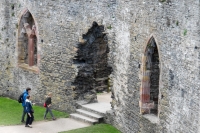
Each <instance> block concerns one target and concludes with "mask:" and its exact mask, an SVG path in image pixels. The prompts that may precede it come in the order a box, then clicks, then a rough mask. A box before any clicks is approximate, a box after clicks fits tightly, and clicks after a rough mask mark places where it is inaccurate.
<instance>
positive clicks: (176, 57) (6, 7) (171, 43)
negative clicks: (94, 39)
mask: <svg viewBox="0 0 200 133" xmlns="http://www.w3.org/2000/svg"><path fill="white" fill-rule="evenodd" d="M0 7H1V8H0V9H1V10H2V11H1V12H0V15H1V18H0V19H1V21H0V29H1V32H0V43H1V45H0V66H1V68H0V70H1V71H0V84H1V85H0V95H4V96H10V97H13V98H15V99H16V98H17V97H18V96H19V94H20V93H21V92H22V91H23V90H24V89H25V88H26V87H31V88H32V95H33V98H34V99H33V100H34V101H35V102H36V103H37V104H42V103H43V101H44V95H45V94H46V93H47V92H49V91H51V92H53V94H54V96H53V104H54V108H57V109H60V110H65V111H69V112H71V111H74V110H75V102H76V100H75V99H74V98H75V95H74V90H73V89H74V87H73V84H72V83H74V82H75V79H76V77H77V73H78V71H77V70H78V69H77V65H75V64H74V61H73V59H74V57H75V56H76V54H77V49H76V48H75V47H74V44H78V43H79V38H80V37H81V38H82V35H83V34H85V33H87V32H88V29H90V28H91V25H92V23H93V21H96V22H97V23H98V24H99V25H104V28H105V31H106V32H108V34H107V38H108V47H109V49H110V52H109V53H108V64H109V65H110V66H112V69H113V72H112V74H111V76H110V78H111V81H112V83H111V84H113V87H112V90H111V91H112V98H113V101H112V107H113V112H111V113H110V115H109V117H111V119H110V120H112V121H110V123H112V124H113V125H114V126H116V127H117V128H118V129H120V130H121V131H122V132H124V133H132V132H136V133H137V132H141V133H145V132H146V133H155V132H158V133H170V132H183V133H196V132H199V131H198V130H199V129H198V127H199V118H200V117H199V116H200V115H199V111H200V108H199V97H198V94H199V86H200V82H199V79H200V78H199V77H200V76H199V71H200V69H199V41H200V40H199V36H200V35H199V34H200V33H199V26H200V22H199V16H200V15H199V11H200V8H199V1H197V0H196V1H194V0H192V1H187V0H182V1H171V0H148V1H144V0H143V1H142V0H102V1H99V0H94V1H88V0H81V1H78V0H76V1H73V0H71V1H66V0H59V1H53V0H37V1H30V0H10V1H8V0H2V1H0ZM26 8H27V9H29V11H30V12H31V14H32V16H33V18H34V20H35V23H36V27H38V29H37V30H38V31H37V34H38V37H37V56H38V58H37V59H38V63H37V66H36V69H35V67H32V68H28V69H24V68H21V67H19V65H18V62H17V60H18V59H17V55H18V52H17V50H18V48H17V42H18V40H17V39H18V38H17V36H18V26H19V25H18V24H19V21H20V14H21V13H22V12H23V10H24V9H26ZM152 36H153V37H154V39H155V41H156V44H157V47H158V53H159V64H160V77H159V78H160V80H159V97H158V117H157V118H158V122H157V123H153V122H152V121H150V120H149V119H147V118H146V117H144V116H143V115H141V114H140V107H139V101H140V86H141V79H140V78H141V70H140V69H141V66H142V65H143V64H142V56H143V54H144V51H145V49H146V47H147V43H148V41H149V39H150V38H151V37H152ZM154 118H155V117H154Z"/></svg>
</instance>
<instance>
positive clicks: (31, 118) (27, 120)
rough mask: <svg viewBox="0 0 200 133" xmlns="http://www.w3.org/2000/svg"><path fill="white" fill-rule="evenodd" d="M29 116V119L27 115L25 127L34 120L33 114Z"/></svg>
mask: <svg viewBox="0 0 200 133" xmlns="http://www.w3.org/2000/svg"><path fill="white" fill-rule="evenodd" d="M30 114H31V117H30V116H29V115H28V113H27V118H26V125H28V124H29V125H31V124H32V122H33V119H34V116H33V113H30Z"/></svg>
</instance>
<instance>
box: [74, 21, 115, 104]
mask: <svg viewBox="0 0 200 133" xmlns="http://www.w3.org/2000/svg"><path fill="white" fill-rule="evenodd" d="M76 47H77V48H78V50H77V56H75V58H74V64H75V65H76V66H77V70H78V74H77V77H76V78H75V81H74V82H73V86H74V99H75V100H78V101H80V100H84V101H86V102H88V103H91V102H96V101H97V99H96V98H97V96H96V93H98V92H103V91H109V90H108V88H109V83H108V81H109V75H110V74H111V71H112V69H111V67H109V66H108V63H107V60H108V57H107V54H108V52H109V48H108V39H107V36H106V34H105V33H104V26H102V25H98V24H97V23H96V22H93V25H92V27H91V28H90V29H89V30H88V32H87V33H86V34H83V35H82V39H80V40H79V43H78V44H77V45H76Z"/></svg>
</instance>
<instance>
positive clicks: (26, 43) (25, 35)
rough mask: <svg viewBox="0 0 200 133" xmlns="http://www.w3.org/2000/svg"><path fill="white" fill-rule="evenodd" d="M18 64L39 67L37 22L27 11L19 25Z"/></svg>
mask: <svg viewBox="0 0 200 133" xmlns="http://www.w3.org/2000/svg"><path fill="white" fill-rule="evenodd" d="M18 35H19V36H18V63H19V64H28V66H34V65H37V36H36V26H35V21H34V19H33V16H32V15H31V13H30V12H29V11H28V10H26V11H25V13H24V14H23V15H22V17H21V20H20V23H19V33H18Z"/></svg>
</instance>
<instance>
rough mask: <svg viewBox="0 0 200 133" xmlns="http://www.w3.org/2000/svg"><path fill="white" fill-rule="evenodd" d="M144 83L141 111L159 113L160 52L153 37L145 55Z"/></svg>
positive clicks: (142, 86)
mask: <svg viewBox="0 0 200 133" xmlns="http://www.w3.org/2000/svg"><path fill="white" fill-rule="evenodd" d="M142 62H143V67H142V84H141V89H140V91H141V92H140V112H141V113H142V114H150V113H151V114H155V115H157V114H158V96H159V75H160V68H159V53H158V48H157V45H156V42H155V40H154V38H153V37H152V38H151V39H150V41H149V43H148V45H147V47H146V50H145V53H144V55H143V59H142Z"/></svg>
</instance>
